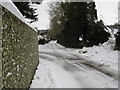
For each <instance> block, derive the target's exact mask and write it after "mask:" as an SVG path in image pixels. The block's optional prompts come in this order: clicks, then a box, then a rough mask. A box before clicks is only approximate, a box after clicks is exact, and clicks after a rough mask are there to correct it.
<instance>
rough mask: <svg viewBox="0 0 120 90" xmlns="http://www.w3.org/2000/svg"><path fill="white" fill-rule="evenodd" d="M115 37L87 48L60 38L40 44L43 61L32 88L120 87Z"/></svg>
mask: <svg viewBox="0 0 120 90" xmlns="http://www.w3.org/2000/svg"><path fill="white" fill-rule="evenodd" d="M114 43H115V42H114V40H113V39H110V40H109V41H108V42H106V43H104V44H102V45H100V46H93V47H89V48H83V49H77V50H76V49H69V48H65V47H63V46H61V45H59V44H57V43H56V42H50V43H49V44H46V45H40V46H39V50H40V53H39V54H40V64H39V65H38V69H37V71H36V74H35V76H34V79H33V82H32V84H31V88H118V51H114V50H113V46H114Z"/></svg>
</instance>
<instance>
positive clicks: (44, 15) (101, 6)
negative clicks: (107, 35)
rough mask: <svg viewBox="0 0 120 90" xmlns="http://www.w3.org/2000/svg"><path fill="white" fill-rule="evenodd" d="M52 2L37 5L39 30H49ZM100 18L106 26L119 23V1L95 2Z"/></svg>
mask: <svg viewBox="0 0 120 90" xmlns="http://www.w3.org/2000/svg"><path fill="white" fill-rule="evenodd" d="M49 1H51V0H44V1H43V2H42V4H41V5H37V13H38V14H39V16H38V22H35V23H33V24H32V25H34V27H37V28H38V29H47V28H49V22H50V21H49V12H48V11H49V7H48V3H49ZM94 1H95V2H96V9H97V14H98V18H99V19H102V20H103V21H104V23H105V24H107V25H110V24H114V23H116V22H118V1H119V0H94Z"/></svg>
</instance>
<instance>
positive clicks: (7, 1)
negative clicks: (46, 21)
mask: <svg viewBox="0 0 120 90" xmlns="http://www.w3.org/2000/svg"><path fill="white" fill-rule="evenodd" d="M0 4H1V5H2V6H3V7H4V8H6V9H7V10H8V11H10V12H11V13H12V14H14V15H15V16H16V17H18V18H19V19H20V20H21V21H23V22H24V23H26V24H27V25H28V26H30V27H31V28H32V29H33V30H35V29H34V27H33V26H31V25H30V24H29V23H28V22H27V21H26V20H25V18H24V17H23V15H22V14H21V13H20V11H19V10H18V8H17V7H16V6H15V5H14V4H13V2H12V1H11V0H5V1H3V0H0ZM35 31H37V30H35Z"/></svg>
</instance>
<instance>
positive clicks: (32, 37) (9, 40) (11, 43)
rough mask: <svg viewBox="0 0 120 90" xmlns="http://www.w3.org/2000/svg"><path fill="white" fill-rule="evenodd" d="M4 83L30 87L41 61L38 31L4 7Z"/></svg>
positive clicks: (10, 85) (7, 86) (8, 85)
mask: <svg viewBox="0 0 120 90" xmlns="http://www.w3.org/2000/svg"><path fill="white" fill-rule="evenodd" d="M2 27H3V28H2V32H3V33H2V83H3V87H4V88H29V86H30V84H31V81H32V79H33V75H34V73H35V70H36V67H37V65H38V62H39V60H38V59H39V57H38V38H37V32H36V31H35V30H33V29H32V28H31V27H29V26H28V25H27V24H25V23H24V22H22V21H21V20H20V19H18V18H17V17H16V16H15V15H13V14H12V13H10V12H9V11H8V10H7V9H5V8H3V9H2Z"/></svg>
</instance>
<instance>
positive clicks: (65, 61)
mask: <svg viewBox="0 0 120 90" xmlns="http://www.w3.org/2000/svg"><path fill="white" fill-rule="evenodd" d="M50 47H52V49H51V48H47V47H46V49H49V51H48V52H47V51H45V50H41V51H40V57H41V58H43V59H46V60H48V61H50V62H52V63H55V64H57V65H59V67H61V68H62V69H64V70H65V71H66V72H67V73H69V74H70V75H71V78H73V77H74V78H75V79H76V82H79V83H80V84H82V86H84V87H88V88H92V87H93V88H95V87H103V88H107V87H113V88H114V87H117V80H116V79H117V75H116V73H114V72H112V71H109V70H107V69H105V68H101V67H100V66H99V64H98V63H95V62H92V61H91V60H87V59H86V58H85V59H84V58H83V57H82V58H81V57H80V55H77V54H74V53H72V52H70V51H69V50H67V49H65V48H58V47H56V45H55V44H54V43H51V46H50ZM63 51H64V52H65V53H67V55H64V53H63ZM89 74H91V75H89ZM99 77H102V79H101V78H99ZM98 80H99V82H98ZM84 87H83V88H84Z"/></svg>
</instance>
